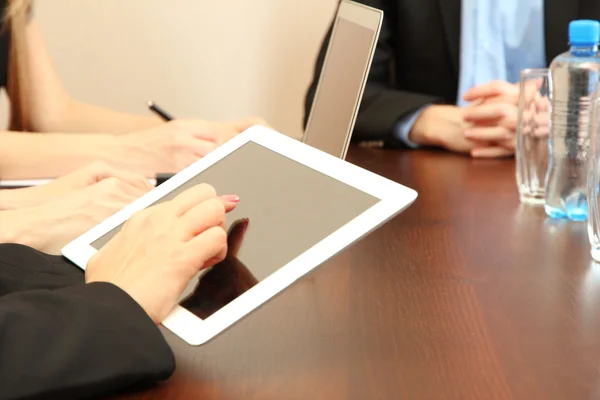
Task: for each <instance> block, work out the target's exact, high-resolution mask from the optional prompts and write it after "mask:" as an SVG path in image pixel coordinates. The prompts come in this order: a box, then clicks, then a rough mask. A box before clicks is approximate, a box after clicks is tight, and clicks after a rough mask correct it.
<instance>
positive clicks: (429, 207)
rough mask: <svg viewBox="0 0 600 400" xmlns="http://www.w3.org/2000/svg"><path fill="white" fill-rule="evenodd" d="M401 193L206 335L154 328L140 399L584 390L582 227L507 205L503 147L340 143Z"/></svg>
mask: <svg viewBox="0 0 600 400" xmlns="http://www.w3.org/2000/svg"><path fill="white" fill-rule="evenodd" d="M348 159H349V160H350V161H351V162H354V163H356V164H358V165H361V166H363V167H365V168H367V169H370V170H373V171H375V172H377V173H379V174H382V175H384V176H386V177H388V178H390V179H393V180H395V181H398V182H400V183H402V184H405V185H407V186H409V187H412V188H414V189H416V190H417V191H418V192H419V198H418V199H417V201H416V202H415V204H414V205H413V206H411V207H410V208H409V209H408V210H407V211H405V212H404V213H403V214H401V215H400V216H399V217H397V218H396V219H394V220H393V221H391V222H389V223H388V224H386V225H385V226H383V227H382V228H381V229H379V230H378V231H377V232H375V233H373V234H371V235H370V236H368V237H367V238H366V239H364V240H363V241H361V242H360V243H358V244H356V245H354V246H353V247H352V248H350V249H349V250H347V251H345V252H343V253H342V254H340V255H339V256H337V257H335V258H334V259H332V260H331V261H330V262H328V263H327V264H325V265H323V266H322V267H320V268H319V269H317V270H316V271H315V272H313V273H311V274H310V275H308V276H307V277H305V278H304V279H302V280H301V281H299V282H297V283H296V284H294V285H293V286H292V287H290V288H289V289H288V290H287V291H285V292H284V293H283V294H281V295H280V296H278V297H277V298H276V299H274V300H273V301H271V302H270V303H268V304H266V305H265V306H263V307H262V308H260V309H259V310H257V311H256V312H254V313H252V314H251V315H250V316H248V317H247V318H245V319H244V320H242V321H240V322H239V323H237V324H236V325H235V326H233V327H232V328H230V329H229V330H228V331H226V332H225V333H224V334H222V335H220V336H219V337H217V338H216V339H214V340H213V341H211V342H209V343H208V344H207V345H204V346H201V347H198V348H194V347H189V346H187V345H185V344H184V343H182V342H181V341H180V340H179V339H177V338H176V337H174V336H173V335H171V334H169V333H166V336H167V338H168V341H169V343H170V344H171V345H172V347H173V349H174V352H175V354H176V356H177V363H178V367H177V371H176V373H175V375H174V376H173V377H172V379H171V380H169V381H168V382H166V383H164V384H161V385H159V386H158V387H156V388H153V389H150V390H147V391H145V392H139V393H136V394H133V395H130V396H127V398H147V399H187V398H190V399H228V400H229V399H231V400H235V399H244V400H248V399H261V400H262V399H273V400H292V399H299V400H300V399H301V400H311V399H328V400H329V399H331V400H334V399H357V400H367V399H383V400H395V399H432V400H442V399H461V400H465V399H475V400H487V399H526V400H533V399H545V400H548V399H561V400H563V399H597V398H600V372H599V371H600V266H597V265H593V264H592V263H591V259H590V257H589V245H588V239H587V234H586V226H585V224H582V223H567V222H563V221H551V220H548V219H546V217H545V215H544V212H543V210H542V209H539V208H530V207H526V206H520V205H519V202H518V196H517V192H516V186H515V178H514V160H511V159H508V160H495V161H479V160H472V159H469V158H467V157H461V156H455V155H450V154H446V153H443V152H426V151H404V152H402V151H384V150H377V149H363V148H353V149H351V152H350V155H349V158H348Z"/></svg>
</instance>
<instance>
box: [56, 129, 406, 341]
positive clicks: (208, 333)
mask: <svg viewBox="0 0 600 400" xmlns="http://www.w3.org/2000/svg"><path fill="white" fill-rule="evenodd" d="M248 142H254V143H256V144H259V145H261V146H263V147H265V148H267V149H269V150H272V151H274V152H277V153H278V154H281V155H283V156H285V157H287V158H289V159H291V160H293V161H295V162H298V163H300V164H303V165H305V166H307V167H310V168H312V169H314V170H316V171H319V172H321V173H323V174H325V175H327V176H330V177H332V178H334V179H336V180H338V181H340V182H343V183H345V184H347V185H349V186H352V187H354V188H356V189H358V190H361V191H363V192H365V193H368V194H370V195H372V196H374V197H377V198H379V199H381V201H380V202H378V203H377V204H375V205H374V206H373V207H371V208H369V209H368V210H366V211H365V212H363V213H362V214H360V215H359V216H357V217H356V218H354V219H353V220H351V221H349V222H348V223H347V224H346V225H344V226H343V227H341V228H340V229H338V230H337V231H335V232H334V233H332V234H331V235H329V236H328V237H327V238H325V239H324V240H322V241H321V242H319V243H317V244H316V245H315V246H313V247H311V248H310V249H308V250H307V251H306V252H304V253H303V254H301V255H299V256H298V257H296V258H295V259H294V260H292V261H290V262H289V263H288V264H286V265H284V266H283V267H281V268H280V269H279V270H277V271H276V272H274V273H273V274H271V275H270V276H268V277H267V278H265V279H264V280H263V281H261V282H259V283H258V284H257V285H256V286H254V287H252V288H251V289H249V290H248V291H247V292H245V293H244V294H243V295H241V296H240V297H238V298H236V299H235V300H233V301H232V302H230V303H229V304H227V305H226V306H225V307H223V308H221V309H220V310H219V311H217V312H215V313H214V314H212V315H211V316H210V317H208V318H207V319H206V320H201V319H200V318H198V317H196V316H195V315H194V314H192V313H191V312H189V311H187V310H186V309H184V308H182V307H181V306H179V305H177V306H175V308H174V309H173V311H172V312H171V314H170V315H169V316H168V317H167V319H165V320H164V321H163V325H164V326H165V327H166V328H168V329H169V330H171V331H172V332H173V333H175V334H176V335H177V336H179V337H180V338H182V339H183V340H184V341H186V342H187V343H189V344H191V345H199V344H202V343H205V342H206V341H208V340H210V339H211V338H213V337H214V336H216V335H217V334H218V333H220V332H221V331H223V330H224V329H226V328H227V327H229V326H230V325H232V324H233V323H235V322H236V321H238V320H239V319H241V318H242V317H244V316H245V315H246V314H248V313H250V312H251V311H252V310H254V309H255V308H257V307H259V306H260V305H261V304H263V303H265V302H266V301H267V300H269V299H270V298H271V297H273V296H275V295H276V294H277V293H279V292H280V291H281V290H283V289H285V288H286V287H288V286H289V285H290V284H292V283H293V282H294V281H295V280H296V279H298V278H300V277H302V276H303V275H305V274H306V273H308V272H309V271H311V270H312V269H314V268H316V267H317V266H319V265H320V264H321V263H323V262H324V261H326V260H327V259H329V258H330V257H332V256H333V255H335V254H336V253H338V252H339V251H341V250H342V249H344V248H345V247H347V246H348V245H350V244H351V243H353V242H354V241H356V240H358V239H360V238H361V237H362V236H364V235H366V234H367V233H369V232H370V231H372V230H373V229H375V228H376V227H377V226H379V225H380V224H382V223H383V222H385V221H386V220H388V219H389V218H391V217H392V216H394V215H395V214H397V213H399V212H400V211H402V210H403V209H404V208H406V207H408V206H409V205H410V204H411V203H412V202H413V201H414V200H415V199H416V197H417V193H416V192H415V191H414V190H412V189H409V188H407V187H405V186H402V185H400V184H398V183H395V182H392V181H390V180H388V179H386V178H383V177H381V176H379V175H376V174H374V173H372V172H369V171H367V170H364V169H362V168H360V167H357V166H355V165H352V164H350V163H347V162H345V161H343V160H340V159H338V158H336V157H334V156H331V155H329V154H327V153H324V152H322V151H319V150H317V149H315V148H312V147H310V146H308V145H306V144H304V143H302V142H299V141H297V140H295V139H292V138H290V137H288V136H285V135H282V134H280V133H278V132H275V131H273V130H271V129H269V128H265V127H262V126H254V127H252V128H250V129H248V130H246V131H245V132H243V133H241V134H240V135H238V136H236V137H235V138H233V139H231V140H230V141H228V142H227V143H225V144H223V145H222V146H220V147H219V148H217V149H216V150H214V151H212V152H211V153H209V154H207V155H206V156H205V157H203V158H202V159H200V160H198V161H197V162H195V163H194V164H192V165H191V166H189V167H188V168H186V169H184V170H183V171H181V172H180V173H178V174H177V175H175V176H174V177H172V178H171V179H169V180H168V181H166V182H165V183H163V184H162V185H160V186H158V187H157V188H155V189H153V190H152V191H151V192H149V193H148V194H146V195H145V196H143V197H141V198H140V199H138V200H136V201H135V202H133V203H132V204H130V205H128V206H127V207H125V208H124V209H123V210H121V211H119V212H118V213H116V214H115V215H113V216H112V217H110V218H108V219H107V220H105V221H103V222H102V223H100V224H99V225H97V226H95V227H94V228H92V229H90V230H89V231H88V232H86V233H84V234H83V235H82V236H80V237H79V238H77V239H75V240H74V241H73V242H71V243H69V244H68V245H66V246H65V247H64V248H63V250H62V254H63V255H64V256H65V257H66V258H68V259H69V260H71V261H72V262H73V263H75V264H76V265H77V266H79V267H80V268H82V269H85V267H86V265H87V263H88V261H89V259H90V258H91V257H92V255H93V254H94V253H96V251H97V250H96V249H94V248H93V247H92V246H91V243H93V242H94V241H96V240H97V239H98V238H100V237H102V236H103V235H105V234H106V233H108V232H110V231H111V230H112V229H114V228H115V227H117V226H119V225H120V224H122V223H123V222H125V221H126V220H127V219H128V218H129V217H130V216H131V215H132V214H133V213H135V212H136V211H139V210H142V209H144V208H146V207H148V206H150V205H152V204H153V203H154V202H156V201H157V200H159V199H160V198H162V197H163V196H165V195H166V194H168V193H169V192H171V191H172V190H174V189H176V188H177V187H179V186H180V185H182V184H184V183H185V182H187V181H188V180H189V179H191V178H193V177H194V176H196V175H197V174H199V173H200V172H202V171H204V170H205V169H207V168H208V167H210V166H211V165H213V164H215V163H216V162H218V161H219V160H221V159H223V158H224V157H226V156H227V155H229V154H230V153H232V152H234V151H235V150H236V149H238V148H240V147H241V146H243V145H244V144H246V143H248Z"/></svg>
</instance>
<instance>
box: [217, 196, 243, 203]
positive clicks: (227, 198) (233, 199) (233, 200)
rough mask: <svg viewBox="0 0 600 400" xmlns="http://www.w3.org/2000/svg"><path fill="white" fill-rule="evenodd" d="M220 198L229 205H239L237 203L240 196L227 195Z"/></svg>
mask: <svg viewBox="0 0 600 400" xmlns="http://www.w3.org/2000/svg"><path fill="white" fill-rule="evenodd" d="M221 198H222V199H223V200H225V201H228V202H230V203H239V201H240V196H238V195H235V194H228V195H225V196H222V197H221Z"/></svg>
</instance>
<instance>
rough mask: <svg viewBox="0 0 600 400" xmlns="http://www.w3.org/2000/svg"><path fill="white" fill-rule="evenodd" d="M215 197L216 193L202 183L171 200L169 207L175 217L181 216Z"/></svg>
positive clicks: (213, 189)
mask: <svg viewBox="0 0 600 400" xmlns="http://www.w3.org/2000/svg"><path fill="white" fill-rule="evenodd" d="M215 197H217V192H216V191H215V188H213V187H212V186H210V185H208V184H206V183H202V184H200V185H196V186H193V187H191V188H189V189H188V190H186V191H185V192H183V193H181V194H179V195H178V196H177V197H175V198H174V199H173V200H171V206H170V207H172V208H173V211H174V213H175V215H177V216H182V215H183V214H185V213H186V212H188V211H189V210H191V209H192V208H194V207H195V206H197V205H198V204H200V203H202V202H204V201H206V200H209V199H212V198H215Z"/></svg>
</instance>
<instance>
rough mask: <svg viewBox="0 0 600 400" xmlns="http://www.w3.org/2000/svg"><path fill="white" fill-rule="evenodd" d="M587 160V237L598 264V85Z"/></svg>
mask: <svg viewBox="0 0 600 400" xmlns="http://www.w3.org/2000/svg"><path fill="white" fill-rule="evenodd" d="M589 158H590V164H589V168H588V192H587V194H588V211H589V215H588V237H589V239H590V245H591V248H592V257H593V258H594V259H595V260H596V261H599V262H600V83H598V84H597V85H596V89H595V90H594V96H593V98H592V120H591V122H590V156H589Z"/></svg>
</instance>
